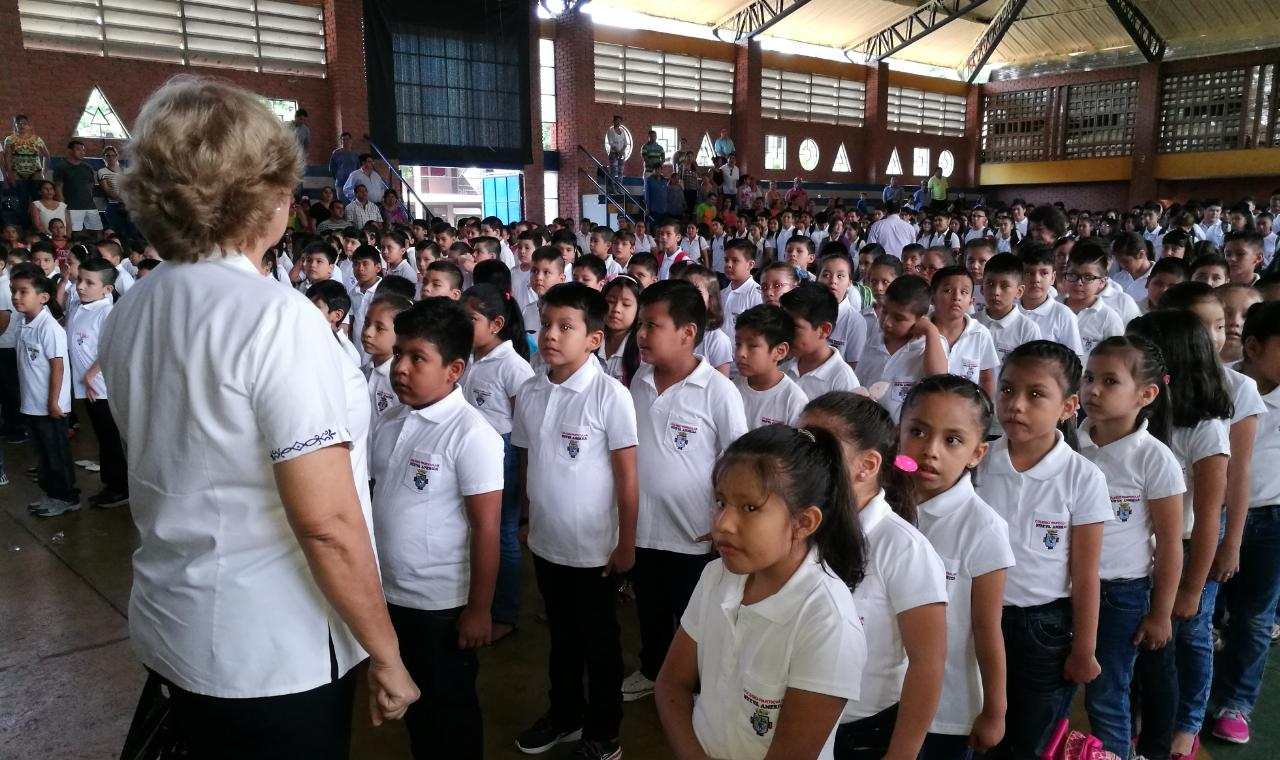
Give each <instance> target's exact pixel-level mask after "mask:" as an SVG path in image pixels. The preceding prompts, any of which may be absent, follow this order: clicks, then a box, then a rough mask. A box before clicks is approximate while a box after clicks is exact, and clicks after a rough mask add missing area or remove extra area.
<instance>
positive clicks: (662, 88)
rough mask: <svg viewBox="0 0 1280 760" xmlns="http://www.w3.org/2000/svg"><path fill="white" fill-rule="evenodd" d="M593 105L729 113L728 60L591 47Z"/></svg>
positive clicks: (730, 74)
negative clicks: (593, 65) (592, 60)
mask: <svg viewBox="0 0 1280 760" xmlns="http://www.w3.org/2000/svg"><path fill="white" fill-rule="evenodd" d="M594 54H595V90H596V96H595V99H596V102H597V103H617V104H620V105H632V106H655V107H658V108H675V109H680V110H684V111H702V112H707V113H730V112H732V110H733V62H732V61H721V60H717V59H715V58H699V57H696V56H691V55H680V54H678V53H664V52H661V51H658V50H645V49H643V48H636V47H627V46H625V45H610V44H608V43H604V42H597V43H595V48H594Z"/></svg>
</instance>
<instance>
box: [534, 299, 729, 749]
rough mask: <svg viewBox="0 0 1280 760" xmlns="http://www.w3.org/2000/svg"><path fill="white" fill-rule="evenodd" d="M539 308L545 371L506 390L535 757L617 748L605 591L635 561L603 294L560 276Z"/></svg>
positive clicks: (609, 594)
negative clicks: (528, 554) (602, 356)
mask: <svg viewBox="0 0 1280 760" xmlns="http://www.w3.org/2000/svg"><path fill="white" fill-rule="evenodd" d="M699 303H701V301H700V300H699ZM542 306H543V313H542V324H543V327H542V330H541V332H540V333H539V340H538V353H539V354H540V355H541V357H542V360H543V364H544V365H545V367H546V372H545V373H541V374H538V375H535V376H534V377H532V378H530V379H529V380H528V381H527V382H526V383H525V384H524V385H522V386H521V387H520V391H519V393H517V394H516V406H515V410H516V411H515V416H514V417H513V418H512V422H511V444H512V445H513V446H516V447H518V448H521V449H525V452H524V453H523V454H522V455H521V456H522V462H523V468H522V475H521V480H522V481H524V488H523V491H524V493H525V494H526V499H525V505H526V506H527V509H528V519H529V524H528V528H527V529H524V528H522V531H524V530H527V535H528V545H529V550H530V551H532V552H533V566H534V570H535V571H536V573H537V579H538V590H539V591H540V592H541V593H542V598H543V601H544V603H545V604H546V609H547V624H548V626H549V628H550V632H551V657H550V668H549V670H550V679H551V709H550V710H549V711H548V712H547V714H546V715H544V716H543V717H541V718H539V719H538V720H537V721H536V722H534V724H533V725H532V726H530V727H529V728H528V729H527V730H525V731H524V732H522V733H521V734H520V735H519V736H518V737H517V738H516V745H517V746H518V747H519V748H520V750H521V751H522V752H525V753H526V754H538V753H541V752H545V751H546V750H548V749H550V748H551V747H553V746H554V745H556V744H558V743H560V742H566V741H574V740H577V739H579V738H580V739H581V743H580V744H579V747H578V748H577V751H578V752H580V753H582V754H581V756H582V757H600V758H603V757H610V756H614V753H620V752H621V747H620V746H619V745H618V729H619V726H620V725H621V722H622V641H621V631H620V629H619V627H618V618H617V615H616V614H615V612H614V597H615V596H616V594H617V588H618V580H617V577H616V575H618V574H621V573H625V572H627V571H628V570H630V569H631V566H632V565H633V564H634V563H635V536H636V511H637V502H638V498H639V497H638V494H637V486H636V418H635V409H634V407H633V406H632V404H631V400H630V398H628V396H627V390H626V388H623V387H622V384H621V383H619V382H618V381H617V380H614V379H613V378H611V377H609V376H608V375H607V374H606V373H605V372H604V370H603V369H601V367H600V363H599V362H598V361H596V360H595V358H594V357H593V356H592V353H594V352H595V350H596V349H597V348H598V347H599V346H600V342H601V341H602V340H603V339H604V320H605V310H606V308H607V307H606V305H605V300H604V296H603V295H601V294H600V292H599V291H598V290H594V289H592V288H589V287H587V286H586V285H582V284H580V283H576V282H571V283H564V284H562V285H557V286H555V287H554V288H551V289H550V290H548V291H547V292H546V295H545V296H543V305H542ZM726 382H728V381H726ZM584 667H585V670H586V680H587V691H586V694H585V695H584V694H583V670H584Z"/></svg>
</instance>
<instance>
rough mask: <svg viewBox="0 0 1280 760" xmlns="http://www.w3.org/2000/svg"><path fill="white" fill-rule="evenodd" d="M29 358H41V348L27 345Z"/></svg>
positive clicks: (32, 359) (33, 359)
mask: <svg viewBox="0 0 1280 760" xmlns="http://www.w3.org/2000/svg"><path fill="white" fill-rule="evenodd" d="M27 358H29V359H30V360H31V361H35V360H36V359H39V358H40V349H38V348H36V347H35V346H27Z"/></svg>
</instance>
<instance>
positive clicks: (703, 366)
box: [635, 356, 715, 398]
mask: <svg viewBox="0 0 1280 760" xmlns="http://www.w3.org/2000/svg"><path fill="white" fill-rule="evenodd" d="M712 372H715V370H713V369H711V365H710V364H707V360H706V359H704V358H702V357H701V356H699V357H698V366H696V367H694V368H693V371H692V372H690V373H689V374H688V376H687V377H685V379H683V380H681V381H680V382H678V383H676V384H674V385H672V386H669V387H668V388H667V389H666V390H665V391H663V392H662V393H658V385H657V383H656V382H655V381H654V379H653V378H654V374H655V372H654V371H649V372H638V373H636V378H635V379H636V380H639V381H640V382H642V383H644V384H645V385H648V386H649V387H650V388H653V395H654V397H655V398H657V397H659V396H665V395H666V394H668V393H670V392H671V391H672V390H674V389H676V388H679V387H681V386H684V385H692V386H694V387H695V388H705V387H707V383H709V382H710V381H711V373H712Z"/></svg>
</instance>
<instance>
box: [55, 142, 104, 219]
mask: <svg viewBox="0 0 1280 760" xmlns="http://www.w3.org/2000/svg"><path fill="white" fill-rule="evenodd" d="M67 150H69V151H71V155H70V156H67V158H66V159H65V160H64V161H63V162H62V166H59V167H58V168H57V169H56V170H55V171H54V172H53V184H54V187H56V188H57V190H58V194H57V197H58V200H61V201H64V202H65V203H66V204H67V211H68V212H70V215H71V231H72V232H81V231H85V230H88V231H89V232H92V233H94V237H95V238H96V237H97V233H98V232H101V231H102V215H101V214H99V213H98V206H97V204H95V203H94V202H93V186H94V185H96V184H97V183H98V177H97V173H96V172H94V170H93V167H92V166H89V165H88V164H86V163H85V162H84V154H85V147H84V143H82V142H80V141H79V140H72V141H71V142H69V143H67Z"/></svg>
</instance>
